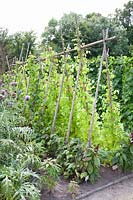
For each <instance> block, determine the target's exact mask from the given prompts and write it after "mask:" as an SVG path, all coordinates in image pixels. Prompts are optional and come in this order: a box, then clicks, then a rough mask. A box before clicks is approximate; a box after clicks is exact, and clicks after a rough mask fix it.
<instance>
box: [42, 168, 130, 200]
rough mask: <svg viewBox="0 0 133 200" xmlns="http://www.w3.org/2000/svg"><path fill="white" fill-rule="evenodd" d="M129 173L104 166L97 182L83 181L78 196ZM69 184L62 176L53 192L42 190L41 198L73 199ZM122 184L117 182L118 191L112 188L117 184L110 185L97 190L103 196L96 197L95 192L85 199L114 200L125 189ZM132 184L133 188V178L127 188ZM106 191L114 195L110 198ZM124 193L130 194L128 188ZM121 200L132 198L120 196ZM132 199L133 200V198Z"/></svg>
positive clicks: (53, 199) (45, 199)
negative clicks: (107, 196)
mask: <svg viewBox="0 0 133 200" xmlns="http://www.w3.org/2000/svg"><path fill="white" fill-rule="evenodd" d="M127 174H129V173H123V172H122V171H120V170H115V171H113V170H112V169H111V168H103V167H102V168H101V170H100V177H99V179H98V180H97V182H96V183H95V184H91V183H81V184H80V185H79V194H77V196H79V195H82V194H85V193H86V192H89V191H92V190H95V189H96V188H98V187H101V186H103V185H106V184H108V183H110V182H112V181H115V180H118V179H119V178H121V177H123V176H125V175H127ZM124 182H128V180H127V181H124ZM68 184H69V181H67V180H64V178H63V177H61V179H60V181H59V182H58V184H57V186H56V187H55V190H54V191H53V192H48V191H47V190H43V191H42V196H41V200H71V199H72V196H71V194H69V193H68ZM121 184H122V183H119V184H117V186H118V190H117V191H113V189H112V188H116V186H112V187H109V188H107V189H104V190H102V191H99V192H97V193H96V194H97V195H98V196H99V194H101V198H98V196H96V198H95V196H94V195H95V194H94V195H91V196H90V197H88V198H84V200H90V199H91V200H103V199H105V200H106V199H107V200H111V198H112V199H113V200H114V193H116V194H118V196H120V195H119V194H120V193H121V191H122V190H123V188H122V187H121ZM128 185H129V187H128ZM130 185H132V188H133V179H132V180H131V183H128V184H127V188H130ZM125 187H126V186H125ZM110 188H111V189H110ZM102 192H103V193H102ZM104 193H105V194H108V193H109V194H110V195H112V197H110V196H109V198H106V196H105V195H104ZM124 194H125V195H126V196H127V195H128V189H127V192H124ZM93 196H94V198H93ZM116 196H117V195H116ZM122 196H123V195H122ZM124 198H125V197H124ZM115 200H119V199H115ZM120 200H130V199H128V198H125V199H122V198H120ZM131 200H133V198H132V199H131Z"/></svg>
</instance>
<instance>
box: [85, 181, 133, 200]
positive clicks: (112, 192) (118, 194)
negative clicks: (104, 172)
mask: <svg viewBox="0 0 133 200" xmlns="http://www.w3.org/2000/svg"><path fill="white" fill-rule="evenodd" d="M83 200H133V178H130V179H127V180H124V181H122V182H120V183H118V184H116V185H113V186H110V187H109V188H106V189H104V190H101V191H99V192H96V193H94V194H92V195H90V196H89V197H86V198H84V199H83Z"/></svg>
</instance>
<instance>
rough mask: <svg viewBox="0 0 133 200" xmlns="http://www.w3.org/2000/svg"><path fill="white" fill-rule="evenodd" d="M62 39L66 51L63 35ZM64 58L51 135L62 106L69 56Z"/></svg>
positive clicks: (65, 55)
mask: <svg viewBox="0 0 133 200" xmlns="http://www.w3.org/2000/svg"><path fill="white" fill-rule="evenodd" d="M61 39H62V46H63V50H64V51H65V47H64V39H63V35H62V34H61ZM64 58H65V61H64V70H63V74H62V79H61V83H60V88H59V94H58V98H57V103H56V108H55V113H54V118H53V123H52V127H51V134H53V133H54V130H55V123H56V118H57V114H58V110H59V104H60V99H61V95H62V89H63V84H64V79H65V72H66V63H67V54H64Z"/></svg>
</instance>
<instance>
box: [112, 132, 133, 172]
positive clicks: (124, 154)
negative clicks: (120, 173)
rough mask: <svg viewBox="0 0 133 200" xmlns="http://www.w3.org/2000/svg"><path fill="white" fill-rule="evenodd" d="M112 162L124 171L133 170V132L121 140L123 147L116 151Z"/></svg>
mask: <svg viewBox="0 0 133 200" xmlns="http://www.w3.org/2000/svg"><path fill="white" fill-rule="evenodd" d="M112 163H113V164H117V165H118V166H120V167H121V168H122V169H123V170H124V171H127V170H128V171H129V170H130V171H132V170H133V133H132V134H131V135H129V136H127V138H126V140H123V141H122V142H121V148H120V149H119V150H118V151H116V152H115V154H114V158H113V160H112Z"/></svg>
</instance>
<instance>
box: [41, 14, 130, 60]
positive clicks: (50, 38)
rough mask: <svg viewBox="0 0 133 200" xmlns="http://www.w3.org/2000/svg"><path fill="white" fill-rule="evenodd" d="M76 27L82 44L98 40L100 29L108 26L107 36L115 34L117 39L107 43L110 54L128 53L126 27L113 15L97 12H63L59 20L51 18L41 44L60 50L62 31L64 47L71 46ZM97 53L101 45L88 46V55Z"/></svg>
mask: <svg viewBox="0 0 133 200" xmlns="http://www.w3.org/2000/svg"><path fill="white" fill-rule="evenodd" d="M77 27H79V31H80V33H81V35H80V36H81V42H82V43H83V44H84V43H85V44H88V43H91V42H94V41H97V40H100V39H101V38H102V37H103V35H102V30H103V29H107V28H108V29H109V37H111V36H114V35H115V36H117V40H115V41H111V43H109V48H110V54H111V55H113V56H114V55H115V56H116V55H117V56H118V55H119V56H120V55H129V45H128V39H127V31H126V27H125V28H124V26H123V25H122V24H120V23H118V21H117V20H115V19H113V17H112V18H111V17H104V16H102V15H101V14H99V13H90V14H87V15H86V16H85V17H83V16H82V15H78V14H76V13H69V14H64V15H63V17H62V18H61V19H60V20H59V21H57V20H56V19H51V20H50V21H49V24H48V26H47V27H46V28H45V30H44V32H43V34H42V46H43V47H44V45H45V46H47V45H50V46H52V47H53V49H54V50H55V51H59V52H60V51H62V42H61V37H60V33H61V32H62V33H63V37H64V42H65V45H66V48H67V47H70V48H73V47H74V43H75V41H74V38H75V33H76V30H77ZM99 53H101V45H99V46H98V47H97V48H90V49H89V54H88V57H90V56H91V57H94V56H98V55H99Z"/></svg>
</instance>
